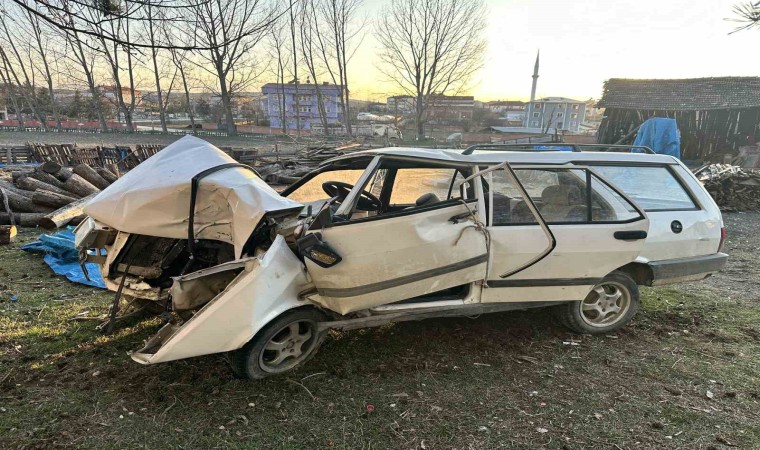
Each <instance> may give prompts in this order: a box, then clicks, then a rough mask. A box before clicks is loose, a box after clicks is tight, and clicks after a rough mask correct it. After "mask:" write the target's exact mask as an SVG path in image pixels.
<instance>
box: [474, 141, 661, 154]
mask: <svg viewBox="0 0 760 450" xmlns="http://www.w3.org/2000/svg"><path fill="white" fill-rule="evenodd" d="M475 150H490V151H501V152H524V151H531V152H615V153H648V154H651V155H654V154H655V152H654V150H652V149H651V148H649V147H646V146H643V145H614V144H571V143H566V142H536V143H532V144H531V143H525V144H475V145H471V146H469V147H467V148H466V149H464V151H463V152H462V154H463V155H471V154H472V153H473V152H474V151H475Z"/></svg>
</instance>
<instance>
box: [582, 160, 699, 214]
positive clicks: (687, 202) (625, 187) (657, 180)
mask: <svg viewBox="0 0 760 450" xmlns="http://www.w3.org/2000/svg"><path fill="white" fill-rule="evenodd" d="M594 170H595V171H597V172H598V173H599V174H600V175H602V176H603V177H605V178H606V179H607V180H609V181H610V182H612V183H613V184H614V185H615V186H617V187H618V188H620V189H621V190H622V191H623V192H625V194H626V195H628V196H629V197H631V198H632V199H633V200H635V201H636V203H638V205H639V206H640V207H641V208H643V209H644V211H673V210H693V209H698V208H697V206H696V204H695V203H694V201H693V200H692V198H691V196H690V195H689V193H688V192H687V191H686V189H685V188H684V186H683V185H682V184H681V182H680V181H679V180H678V179H677V178H676V177H675V175H674V174H673V173H672V172H671V171H670V170H669V169H668V168H667V167H664V166H595V167H594Z"/></svg>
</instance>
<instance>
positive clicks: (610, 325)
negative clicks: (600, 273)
mask: <svg viewBox="0 0 760 450" xmlns="http://www.w3.org/2000/svg"><path fill="white" fill-rule="evenodd" d="M638 309H639V287H638V286H637V285H636V282H635V281H633V279H632V278H631V277H630V276H629V275H628V274H626V273H624V272H619V271H615V272H612V273H610V274H609V275H607V276H606V277H604V278H602V280H601V281H600V282H599V283H598V284H597V285H596V286H594V288H593V289H591V292H589V294H588V295H587V296H586V298H585V299H584V300H582V301H579V302H571V303H568V304H567V305H565V306H562V307H560V310H559V315H560V320H561V321H562V323H563V324H564V325H565V326H566V327H568V328H569V329H571V330H572V331H574V332H576V333H581V334H604V333H609V332H612V331H615V330H618V329H620V328H622V327H623V326H624V325H625V324H627V323H628V322H630V321H631V319H632V318H633V316H634V315H635V314H636V311H637V310H638Z"/></svg>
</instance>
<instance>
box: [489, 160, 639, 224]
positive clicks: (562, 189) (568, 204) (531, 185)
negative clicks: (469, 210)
mask: <svg viewBox="0 0 760 450" xmlns="http://www.w3.org/2000/svg"><path fill="white" fill-rule="evenodd" d="M492 173H493V176H492V178H491V182H490V183H491V187H490V189H491V190H492V191H493V225H517V224H535V223H536V220H535V217H534V216H533V213H532V212H531V211H530V209H529V207H528V205H527V204H526V202H525V199H524V198H523V197H522V195H521V194H520V191H519V189H517V187H516V186H514V184H513V183H512V182H511V181H510V179H509V177H508V176H507V174H506V172H505V171H503V170H498V171H495V172H492ZM515 174H516V175H517V178H518V179H519V180H520V183H521V184H522V185H523V187H524V188H525V190H526V191H527V193H528V195H529V196H530V198H531V200H532V201H533V203H534V204H535V205H536V207H537V208H538V210H539V212H540V213H541V216H542V217H543V218H544V220H545V221H546V222H547V223H549V224H573V223H609V222H629V221H633V220H637V219H639V218H641V215H640V214H639V213H638V211H636V208H635V207H634V206H633V205H632V204H631V203H630V202H628V201H627V200H626V199H625V198H623V197H622V196H621V195H620V194H618V193H617V192H615V191H614V190H613V189H612V188H610V187H609V186H607V185H606V184H605V183H603V182H602V181H601V180H599V179H598V178H597V177H595V176H593V175H592V174H591V173H590V172H588V171H587V170H584V169H515Z"/></svg>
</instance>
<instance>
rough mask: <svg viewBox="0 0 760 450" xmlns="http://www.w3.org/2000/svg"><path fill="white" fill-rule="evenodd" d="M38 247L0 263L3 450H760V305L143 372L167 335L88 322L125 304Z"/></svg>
mask: <svg viewBox="0 0 760 450" xmlns="http://www.w3.org/2000/svg"><path fill="white" fill-rule="evenodd" d="M34 236H36V233H32V232H24V233H23V234H22V236H21V238H22V239H20V241H19V242H18V243H17V244H15V245H13V246H5V247H0V263H1V265H0V448H29V447H32V448H51V447H59V446H76V447H92V448H124V447H147V448H165V447H181V448H212V447H223V448H228V447H247V448H294V449H296V448H341V449H356V448H367V449H370V448H378V449H379V448H409V449H412V448H424V449H434V448H484V449H485V448H556V449H581V448H592V447H593V448H610V449H641V448H645V449H646V448H663V447H667V448H684V449H699V448H701V449H709V448H729V447H738V448H759V447H760V307H759V304H758V301H760V298H755V297H753V295H754V294H752V295H742V294H741V291H738V293H737V292H734V293H733V294H729V293H727V292H725V291H721V290H719V289H713V288H704V289H702V288H699V285H691V286H692V287H691V288H689V289H682V288H659V289H651V288H647V289H644V290H643V305H642V310H641V311H640V312H639V314H638V315H637V317H636V318H635V319H634V321H633V323H632V324H630V325H629V326H627V327H626V328H625V329H623V330H622V331H621V332H620V333H618V334H616V335H612V336H605V337H590V336H579V335H573V334H570V333H568V332H566V331H565V330H563V329H562V328H561V327H560V326H559V325H558V324H557V323H556V322H555V321H554V320H553V319H552V317H551V314H549V313H548V312H547V311H533V312H525V313H504V314H492V315H486V316H482V317H478V318H448V319H432V320H427V321H422V322H406V323H401V324H396V325H389V326H385V327H382V328H376V329H368V330H360V331H351V332H343V333H334V334H332V335H331V337H329V338H328V339H327V341H326V343H325V345H324V346H323V347H322V349H321V350H320V352H319V354H317V356H316V357H315V358H314V359H313V360H312V361H311V362H309V363H308V364H307V366H306V367H304V368H303V369H301V370H299V371H297V372H294V373H291V374H289V375H288V376H285V377H280V378H273V379H269V380H265V381H261V382H248V381H241V380H237V379H234V378H233V376H232V374H231V372H230V370H228V368H227V366H226V362H225V359H224V358H223V357H222V356H219V355H216V356H208V357H201V358H194V359H190V360H184V361H177V362H173V363H166V364H160V365H156V366H140V365H138V364H136V363H134V362H132V361H131V360H130V358H129V357H128V356H127V352H128V351H130V350H133V349H136V348H139V347H140V345H141V343H142V341H143V339H145V338H147V337H148V336H150V335H151V333H153V332H154V331H155V330H156V329H157V328H158V327H159V326H160V323H159V321H158V320H157V319H151V320H147V321H142V322H137V321H135V322H133V323H130V324H128V325H127V326H124V327H122V328H121V329H119V330H118V332H117V333H115V334H114V335H112V336H103V335H101V334H100V333H99V332H97V331H95V330H94V328H95V325H96V324H97V322H96V321H91V320H73V319H74V318H76V317H79V318H82V317H94V316H97V315H99V314H103V313H104V312H105V311H106V310H107V305H108V303H109V302H110V300H111V299H112V296H111V295H110V294H109V293H107V292H104V291H100V290H94V289H93V288H88V287H82V286H79V285H74V284H71V283H69V282H67V281H65V280H64V279H62V278H61V277H57V276H54V275H52V273H51V272H50V270H49V269H48V268H47V266H45V265H44V263H43V261H42V258H41V257H39V256H37V255H29V254H26V253H24V252H21V251H19V250H18V249H17V247H18V245H19V243H20V242H24V241H28V240H30V239H32V238H33V237H34ZM729 244H730V245H733V246H734V247H736V246H738V245H741V244H742V241H740V240H737V238H734V240H733V241H730V242H729ZM745 244H746V242H745ZM729 250H731V247H729ZM755 251H756V250H755ZM742 261H743V262H742V264H744V263H748V262H747V261H749V259H742ZM754 261H755V262H751V261H750V262H749V263H748V264H755V266H753V267H757V262H756V258H754ZM753 270H755V269H753ZM731 273H732V272H731V271H729V274H731ZM753 273H754V272H753ZM719 276H721V275H719ZM724 281H725V280H724ZM750 282H752V283H757V280H755V281H752V280H750ZM694 286H697V287H696V288H694ZM737 294H738V295H737ZM11 296H16V297H17V299H16V301H12V300H11Z"/></svg>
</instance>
